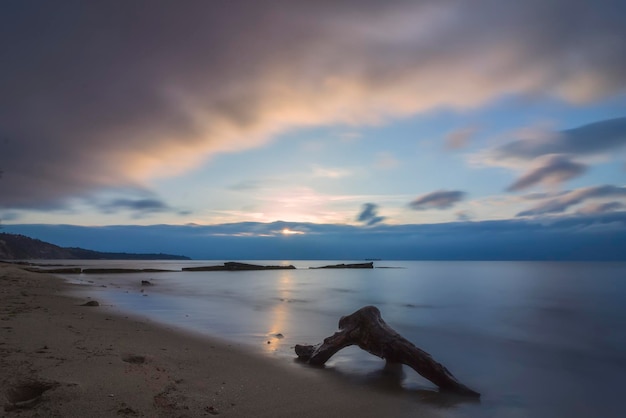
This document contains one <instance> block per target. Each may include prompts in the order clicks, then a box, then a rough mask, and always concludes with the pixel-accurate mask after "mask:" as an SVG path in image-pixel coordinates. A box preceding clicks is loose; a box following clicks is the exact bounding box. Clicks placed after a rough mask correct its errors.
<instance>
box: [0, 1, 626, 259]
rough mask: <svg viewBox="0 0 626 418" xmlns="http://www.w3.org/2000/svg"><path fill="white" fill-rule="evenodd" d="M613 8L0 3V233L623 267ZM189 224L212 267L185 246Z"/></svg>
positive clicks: (623, 157)
mask: <svg viewBox="0 0 626 418" xmlns="http://www.w3.org/2000/svg"><path fill="white" fill-rule="evenodd" d="M624 15H626V3H625V2H624V1H623V0H620V1H617V0H601V1H595V2H582V1H581V2H578V1H571V0H548V1H546V0H542V1H539V0H528V1H524V2H502V1H495V0H474V1H471V2H468V1H445V0H444V1H441V0H437V1H428V0H423V1H422V0H411V1H408V0H406V1H405V0H390V1H385V2H380V1H368V0H359V1H356V0H337V1H332V2H331V1H316V2H311V1H304V0H291V1H282V0H281V1H279V0H268V1H254V2H252V1H241V0H229V1H220V0H216V1H210V2H207V1H177V2H154V1H148V0H137V1H133V2H128V1H117V0H111V1H107V2H83V1H60V2H49V1H35V0H33V1H6V2H2V4H1V5H0V61H1V62H2V65H1V66H0V170H2V178H0V220H2V225H3V229H4V230H6V231H7V232H16V233H26V232H28V234H30V236H33V237H36V238H41V239H43V238H46V239H49V240H50V241H51V242H54V243H59V244H63V245H68V246H79V245H80V246H85V247H88V248H94V249H101V250H127V251H135V250H144V249H149V250H156V251H158V250H159V248H161V247H163V248H165V247H167V248H169V247H171V246H169V245H168V246H166V245H165V244H164V242H165V241H167V240H168V239H173V237H174V235H171V236H168V235H167V234H164V235H158V237H159V239H153V240H152V241H151V245H145V242H146V241H145V237H149V236H150V234H155V233H156V232H155V231H157V230H158V231H160V232H159V234H161V233H162V232H163V231H164V230H163V229H159V228H161V227H163V226H171V227H172V228H173V229H170V230H169V231H170V232H171V231H174V230H176V231H186V232H184V233H183V232H180V234H182V235H176V236H177V237H179V241H177V242H179V243H180V244H179V245H180V246H179V247H177V248H179V249H181V250H182V249H185V250H186V251H188V252H193V253H194V256H195V257H203V258H211V257H217V254H218V253H219V254H220V255H222V253H223V252H218V251H217V250H216V247H219V246H220V245H222V244H223V245H226V241H227V240H231V239H233V240H235V241H233V242H236V243H237V244H236V245H233V246H232V250H231V251H230V252H228V253H225V255H229V256H231V257H236V256H240V255H241V256H243V253H244V251H243V249H244V248H246V249H247V248H256V250H257V252H259V251H260V249H259V247H264V248H266V249H268V248H272V249H273V250H272V251H273V252H271V254H273V256H272V257H278V258H280V256H281V255H282V254H285V251H286V249H285V247H284V246H283V244H280V243H285V242H287V243H289V245H287V248H300V244H302V245H303V246H302V249H301V250H300V251H299V252H295V253H294V256H298V255H299V256H301V257H300V258H306V257H308V256H311V254H312V253H314V251H313V250H312V249H311V248H313V247H314V246H315V245H316V243H317V244H319V246H323V247H324V248H326V249H328V248H333V249H334V250H337V251H338V250H339V249H340V248H341V247H346V246H347V247H348V248H351V247H354V248H356V244H357V243H359V245H362V244H363V245H364V243H363V240H369V241H368V242H370V243H371V245H372V246H371V247H368V248H367V249H362V250H360V251H356V250H355V251H354V252H350V253H349V254H346V256H348V255H350V256H351V257H357V258H358V257H361V256H363V254H364V253H368V254H367V256H371V257H374V256H376V254H369V253H370V252H371V253H377V254H380V253H385V254H399V252H400V250H401V248H403V247H400V246H398V245H397V243H398V242H401V241H402V240H403V238H402V237H404V236H407V234H408V235H411V234H413V235H411V236H420V234H422V233H423V232H424V231H434V232H433V233H436V234H437V236H438V237H443V238H441V243H440V244H438V246H437V251H434V250H432V249H429V250H428V251H427V250H426V249H425V246H427V245H428V244H427V243H426V242H422V241H420V240H419V239H418V240H417V241H407V242H404V244H405V245H406V246H408V247H410V248H412V249H413V250H412V252H406V251H405V252H402V254H404V256H403V257H408V258H414V257H421V256H423V257H426V255H425V254H431V255H429V256H428V257H426V258H446V257H449V258H455V257H456V258H463V254H466V257H469V255H467V254H470V253H471V254H475V255H473V256H472V257H474V258H487V259H490V258H507V257H508V258H516V257H518V258H523V259H524V258H546V257H548V258H550V257H552V258H568V257H569V258H570V259H577V258H584V255H585V254H588V256H589V258H603V257H604V258H607V257H608V256H603V255H602V254H614V256H611V257H608V258H618V259H619V258H626V256H621V257H620V256H619V253H620V252H619V251H615V247H616V246H617V249H618V250H619V248H620V247H621V248H626V241H625V240H624V237H625V236H626V235H625V234H626V25H624V23H623V16H624ZM69 226H73V227H80V229H81V230H83V231H90V234H87V235H85V236H83V237H82V238H81V239H78V238H76V237H75V234H73V233H71V231H73V230H74V229H71V228H69ZM113 227H114V228H113ZM111 228H113V229H111ZM120 228H121V229H120ZM223 228H225V229H224V230H225V231H226V232H224V231H223V230H222V229H223ZM424 228H426V229H424ZM432 228H435V229H432ZM458 228H461V229H458ZM104 230H115V231H117V233H118V234H121V232H120V231H122V230H123V231H126V232H127V235H125V237H126V238H125V239H123V240H122V239H119V240H117V241H115V240H114V241H112V242H108V241H106V242H107V243H108V244H106V245H105V244H104V242H105V240H104V239H103V235H102V231H104ZM198 230H202V231H203V234H202V235H203V236H205V237H210V240H209V238H207V241H206V243H207V244H206V245H209V244H208V243H209V241H210V242H211V245H210V246H211V248H213V249H214V251H209V250H205V251H203V252H200V251H193V250H192V249H191V248H188V247H186V246H183V244H182V243H183V242H185V239H188V240H189V241H188V242H191V241H192V238H193V237H196V236H197V231H198ZM54 231H56V232H54ZM130 231H133V232H132V233H130ZM140 231H141V232H140ZM519 231H523V233H522V232H519ZM533 231H534V232H533ZM590 231H591V232H590ZM598 231H602V232H601V233H600V232H598ZM331 232H332V234H331ZM172 233H173V232H172ZM429 233H430V232H429ZM540 233H549V234H554V235H553V239H552V238H551V239H550V240H547V241H548V242H549V245H548V244H546V243H545V242H543V243H542V245H541V246H540V247H541V248H542V250H541V251H540V250H539V249H538V247H537V245H538V244H537V242H538V241H539V240H542V239H544V238H545V237H543V236H541V235H537V234H540ZM99 234H100V235H99ZM459 234H462V235H463V236H459ZM502 234H504V235H502ZM533 234H534V235H533ZM597 234H600V235H597ZM526 235H528V237H526ZM120 236H121V235H120ZM373 236H376V237H379V238H380V237H384V239H383V240H382V241H380V240H378V239H374V238H372V237H373ZM503 236H506V237H508V238H506V239H504V238H503ZM551 236H552V235H551ZM72 237H74V238H72ZM218 238H219V239H220V240H221V241H219V240H218V241H215V239H218ZM255 238H259V239H262V241H263V242H262V244H259V241H257V240H255ZM272 238H274V239H272ZM416 239H417V238H416ZM420 239H421V238H420ZM479 239H480V240H482V241H481V242H482V243H485V245H487V244H489V245H487V246H486V247H484V248H483V247H482V246H481V245H478V244H479V243H478V241H477V240H479ZM285 240H290V241H285ZM322 240H323V242H324V244H323V245H322V244H321V242H322ZM147 242H150V240H148V241H147ZM228 242H230V241H228ZM374 242H376V243H377V244H376V245H374ZM381 242H384V243H385V244H384V245H383V244H381ZM296 243H299V244H298V245H295V244H296ZM303 243H307V245H304V244H303ZM391 243H395V244H394V245H392V244H391ZM461 243H464V244H463V245H461ZM573 243H576V244H575V245H576V248H578V250H574V249H570V251H569V252H568V253H567V254H569V256H568V257H565V256H564V255H563V248H564V247H563V246H564V245H565V244H568V245H574V244H573ZM544 244H545V245H544ZM198 245H202V243H201V242H198ZM459 245H461V246H460V247H459ZM546 245H548V246H547V247H546ZM528 246H531V247H532V246H535V247H536V248H534V249H532V248H529V247H528ZM457 247H458V249H454V248H457ZM502 247H506V249H507V251H505V253H506V254H507V255H506V256H505V255H502V254H504V253H502V251H500V250H501V249H502ZM544 247H545V248H544ZM177 248H173V250H176V249H177ZM228 248H231V247H228ZM392 248H393V249H394V250H393V251H395V253H394V252H392V250H391V249H392ZM416 248H417V249H416ZM476 248H482V250H481V251H482V252H481V251H476ZM523 248H525V249H526V250H528V251H523V250H522V249H523ZM238 249H239V250H238ZM530 250H532V251H530ZM238 251H239V252H238ZM246 251H247V250H246ZM174 252H175V253H176V251H174ZM249 252H250V254H252V253H253V251H252V250H250V251H249ZM624 252H625V253H626V251H624ZM178 253H180V251H178ZM330 253H331V254H334V253H333V252H332V251H331V252H330ZM335 253H336V252H335ZM246 254H247V253H246ZM268 254H269V253H268ZM530 254H534V255H532V256H531V255H530ZM546 254H548V255H551V256H546ZM559 254H560V255H559ZM592 254H596V255H595V256H592ZM320 256H321V255H320ZM218 258H220V257H218ZM248 258H250V257H248ZM470 258H471V257H470Z"/></svg>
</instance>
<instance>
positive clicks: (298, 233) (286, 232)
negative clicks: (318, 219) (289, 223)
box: [280, 228, 304, 235]
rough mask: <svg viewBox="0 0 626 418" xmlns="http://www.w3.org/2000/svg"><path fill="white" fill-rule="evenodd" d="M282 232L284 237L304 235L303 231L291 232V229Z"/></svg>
mask: <svg viewBox="0 0 626 418" xmlns="http://www.w3.org/2000/svg"><path fill="white" fill-rule="evenodd" d="M280 232H281V234H283V235H302V234H304V232H302V231H293V230H291V229H289V228H284V229H283V230H282V231H280Z"/></svg>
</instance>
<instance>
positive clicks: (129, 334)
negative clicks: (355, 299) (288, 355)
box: [0, 264, 445, 418]
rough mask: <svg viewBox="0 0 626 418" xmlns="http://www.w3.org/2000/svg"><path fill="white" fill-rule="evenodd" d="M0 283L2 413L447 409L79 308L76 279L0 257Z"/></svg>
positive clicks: (431, 412)
mask: <svg viewBox="0 0 626 418" xmlns="http://www.w3.org/2000/svg"><path fill="white" fill-rule="evenodd" d="M0 286H1V287H0V336H1V338H0V342H1V343H0V369H2V370H3V374H2V377H1V378H0V393H1V395H0V396H1V397H2V407H3V408H4V413H5V414H6V415H7V416H19V417H28V416H41V415H45V416H77V417H78V416H92V417H98V416H101V417H107V416H161V417H182V416H188V417H193V416H216V415H219V416H227V417H251V416H256V417H263V416H267V417H281V416H285V417H287V416H298V417H322V416H323V417H329V416H331V417H332V416H337V417H340V416H348V415H357V416H363V417H369V416H371V417H374V416H377V417H380V416H394V417H402V416H420V417H425V418H426V417H435V416H444V415H445V414H443V412H444V411H441V410H435V409H434V408H432V407H430V406H428V405H425V404H422V403H419V402H418V401H416V400H414V399H412V400H408V399H406V398H404V397H402V396H398V395H397V394H390V393H385V392H382V391H377V390H373V389H372V388H366V387H362V386H359V385H350V384H347V383H346V382H340V381H338V380H337V379H332V378H330V377H329V376H323V373H319V371H318V370H314V369H307V368H306V367H303V370H302V371H301V372H302V373H300V372H296V370H292V369H291V368H289V367H287V366H288V365H286V364H282V363H281V362H280V361H278V360H277V359H271V358H267V357H263V356H261V355H260V354H258V355H257V354H255V353H253V352H251V350H249V349H246V348H245V347H244V346H243V345H239V344H235V343H228V342H226V341H223V340H220V339H217V338H211V337H205V336H198V335H194V334H192V333H189V332H185V331H183V330H179V329H173V328H170V327H166V326H164V325H161V324H157V323H154V322H151V321H149V320H145V319H143V318H133V317H125V316H122V315H120V314H119V313H116V312H112V311H111V310H108V309H106V308H104V307H99V306H81V304H82V303H84V302H86V301H87V300H86V299H85V300H82V299H77V298H74V297H71V296H67V295H65V294H64V293H65V292H67V291H68V290H70V289H72V287H73V286H74V285H71V284H69V283H66V282H65V281H64V280H63V279H61V278H59V277H56V276H53V275H49V274H46V273H32V272H27V271H25V270H23V269H22V268H21V267H20V266H15V265H11V264H0ZM294 357H295V356H294ZM27 389H30V392H31V393H30V394H28V393H26V392H27V391H28V390H27ZM44 389H45V391H44ZM33 391H34V392H33ZM41 391H43V392H42V394H41V396H34V395H33V393H34V394H35V395H36V394H37V392H41ZM28 396H30V398H28ZM24 398H28V399H24ZM20 399H21V401H20Z"/></svg>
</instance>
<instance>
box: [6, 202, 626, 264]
mask: <svg viewBox="0 0 626 418" xmlns="http://www.w3.org/2000/svg"><path fill="white" fill-rule="evenodd" d="M285 229H288V230H291V231H306V233H305V234H299V235H296V236H289V235H288V234H287V235H285V234H283V233H282V231H283V230H285ZM3 232H8V233H18V234H24V235H27V236H30V237H33V238H37V239H41V240H44V241H48V242H52V243H54V244H57V245H61V246H67V247H83V248H90V249H94V250H98V251H114V252H119V251H125V252H133V253H142V252H153V253H159V252H162V253H170V254H182V255H187V256H190V257H193V258H195V259H198V260H207V259H221V260H232V259H236V260H252V259H257V260H264V259H265V260H267V259H274V260H280V259H282V260H303V259H309V260H311V259H319V260H328V259H343V260H356V259H363V258H368V257H372V256H375V257H376V258H382V259H384V260H388V261H384V262H376V265H377V266H394V265H395V264H394V263H393V262H390V261H389V260H577V261H580V260H621V261H624V260H626V253H624V250H623V249H624V245H626V212H613V213H603V214H593V215H568V216H562V217H558V218H555V219H553V220H552V221H551V222H545V220H541V221H535V220H533V219H509V220H500V221H474V222H451V223H440V224H423V225H388V224H378V225H374V226H372V227H370V228H362V227H358V226H351V225H335V224H333V225H330V224H306V223H293V222H273V223H257V222H243V223H233V224H218V225H193V226H182V225H153V226H134V225H127V226H103V227H77V226H71V225H6V226H5V227H4V229H3ZM294 238H295V239H294ZM306 266H307V264H305V265H304V267H306Z"/></svg>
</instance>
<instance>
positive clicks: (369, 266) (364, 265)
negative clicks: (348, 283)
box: [309, 261, 374, 269]
mask: <svg viewBox="0 0 626 418" xmlns="http://www.w3.org/2000/svg"><path fill="white" fill-rule="evenodd" d="M309 268H310V269H373V268H374V263H373V262H371V261H370V262H369V263H354V264H333V265H330V266H322V267H309Z"/></svg>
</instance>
